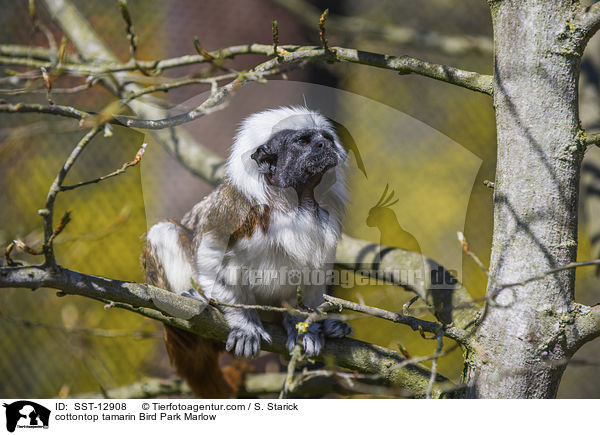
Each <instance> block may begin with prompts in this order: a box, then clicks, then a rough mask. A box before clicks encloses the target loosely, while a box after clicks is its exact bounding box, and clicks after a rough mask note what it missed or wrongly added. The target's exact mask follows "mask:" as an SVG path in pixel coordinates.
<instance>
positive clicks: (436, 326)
mask: <svg viewBox="0 0 600 435" xmlns="http://www.w3.org/2000/svg"><path fill="white" fill-rule="evenodd" d="M324 297H325V300H326V301H328V302H331V303H332V304H335V305H337V306H340V307H342V308H345V309H347V310H352V311H356V312H358V313H365V314H368V315H370V316H373V317H379V318H380V319H386V320H389V321H391V322H394V323H402V324H404V325H408V326H410V327H411V328H412V329H413V331H419V332H421V333H423V332H431V333H432V334H436V335H437V334H438V333H439V332H440V331H441V332H442V334H443V335H445V336H446V337H449V338H452V339H453V340H456V341H457V342H459V343H466V341H467V338H466V333H465V331H463V330H462V329H458V328H454V327H446V326H445V325H443V324H441V323H435V322H429V321H427V320H423V319H419V318H417V317H412V316H405V315H403V314H400V313H394V312H391V311H387V310H383V309H381V308H377V307H370V306H368V305H363V304H357V303H356V302H351V301H346V300H344V299H340V298H336V297H334V296H329V295H324Z"/></svg>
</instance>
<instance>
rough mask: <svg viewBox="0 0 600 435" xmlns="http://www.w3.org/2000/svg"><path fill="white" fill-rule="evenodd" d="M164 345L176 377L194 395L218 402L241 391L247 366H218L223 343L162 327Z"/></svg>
mask: <svg viewBox="0 0 600 435" xmlns="http://www.w3.org/2000/svg"><path fill="white" fill-rule="evenodd" d="M165 345H166V347H167V353H168V354H169V359H170V360H171V364H173V365H174V366H175V370H176V371H177V374H178V375H179V376H181V377H182V378H183V379H185V381H186V382H187V383H188V385H189V387H190V389H191V390H192V392H193V393H194V395H196V396H198V397H203V398H210V399H217V398H229V397H235V395H236V394H237V392H238V391H239V390H240V389H241V387H242V384H243V381H244V377H245V373H246V372H247V366H246V365H245V363H243V362H242V361H234V362H233V363H232V364H231V365H228V366H225V367H223V369H221V368H220V367H219V353H220V352H221V351H223V344H222V343H220V342H218V341H214V340H209V339H206V338H202V337H199V336H198V335H196V334H194V333H191V332H188V331H184V330H182V329H179V328H176V327H174V326H169V325H165Z"/></svg>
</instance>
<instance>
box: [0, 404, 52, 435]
mask: <svg viewBox="0 0 600 435" xmlns="http://www.w3.org/2000/svg"><path fill="white" fill-rule="evenodd" d="M4 407H5V408H6V430H8V431H9V432H14V431H15V429H16V428H19V429H22V428H24V429H48V423H49V421H50V410H49V409H48V408H45V407H43V406H42V405H38V404H37V403H35V402H31V401H29V400H19V401H17V402H13V403H10V404H7V403H5V404H4Z"/></svg>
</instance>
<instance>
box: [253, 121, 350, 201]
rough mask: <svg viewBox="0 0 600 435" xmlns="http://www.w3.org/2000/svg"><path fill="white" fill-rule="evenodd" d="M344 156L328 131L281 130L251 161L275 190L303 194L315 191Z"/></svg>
mask: <svg viewBox="0 0 600 435" xmlns="http://www.w3.org/2000/svg"><path fill="white" fill-rule="evenodd" d="M341 153H342V151H340V150H338V149H337V147H336V145H335V142H334V138H333V136H332V134H331V132H329V131H327V130H317V129H315V130H312V129H311V130H282V131H280V132H278V133H275V134H274V135H273V136H272V137H271V138H270V139H269V141H268V142H267V143H266V144H264V145H261V146H260V147H258V148H257V150H256V151H255V152H254V153H253V154H252V156H251V158H252V159H253V160H254V161H256V163H257V164H258V171H259V172H260V173H261V174H264V175H265V179H266V180H267V182H268V183H269V184H271V185H272V186H276V187H281V188H286V187H292V188H294V189H296V190H297V191H301V190H303V189H306V188H314V187H315V186H316V185H317V184H318V183H319V181H320V180H321V177H322V176H323V174H324V173H325V172H326V171H327V170H328V169H330V168H332V167H334V166H335V165H337V164H338V163H339V162H340V160H341V158H342V155H341Z"/></svg>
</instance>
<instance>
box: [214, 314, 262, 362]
mask: <svg viewBox="0 0 600 435" xmlns="http://www.w3.org/2000/svg"><path fill="white" fill-rule="evenodd" d="M223 313H224V314H225V319H226V320H227V324H228V325H229V326H230V328H231V331H229V336H228V337H227V343H225V350H227V351H228V352H233V354H234V355H235V356H236V357H238V358H241V357H244V358H255V357H257V356H258V353H259V352H260V340H261V339H263V340H265V341H266V342H269V343H270V342H271V336H270V335H269V334H268V333H267V331H265V329H264V328H263V325H262V323H261V321H260V318H259V317H258V314H257V313H256V312H255V311H254V310H241V309H238V308H229V307H224V308H223Z"/></svg>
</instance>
